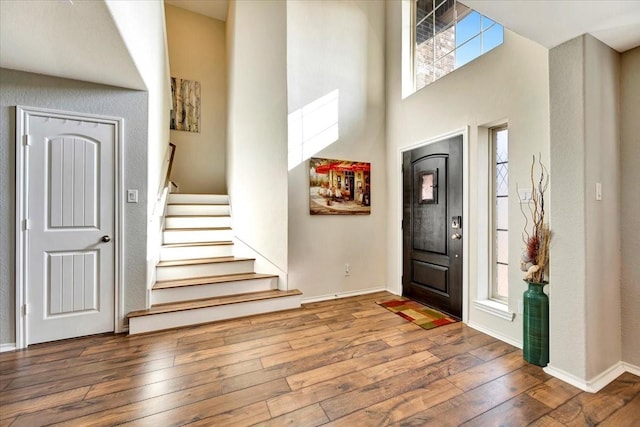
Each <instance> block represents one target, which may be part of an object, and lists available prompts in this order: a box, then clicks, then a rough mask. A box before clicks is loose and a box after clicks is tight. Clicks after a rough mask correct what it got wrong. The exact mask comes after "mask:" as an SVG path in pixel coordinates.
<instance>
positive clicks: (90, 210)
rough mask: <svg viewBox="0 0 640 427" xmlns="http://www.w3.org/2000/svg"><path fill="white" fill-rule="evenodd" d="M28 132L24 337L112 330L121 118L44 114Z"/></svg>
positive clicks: (49, 338)
mask: <svg viewBox="0 0 640 427" xmlns="http://www.w3.org/2000/svg"><path fill="white" fill-rule="evenodd" d="M26 131H27V134H28V135H29V136H30V140H31V145H30V146H29V162H28V166H27V172H26V173H27V177H28V187H27V206H28V208H27V216H28V218H29V222H30V227H29V231H28V252H27V259H26V263H27V264H26V265H27V271H28V274H27V276H26V302H27V304H28V307H29V313H28V316H27V343H28V344H33V343H38V342H44V341H53V340H58V339H64V338H71V337H77V336H82V335H90V334H96V333H102V332H110V331H113V330H114V315H115V314H114V313H115V247H114V243H113V242H114V239H113V237H114V233H115V206H114V196H115V173H114V170H115V168H114V166H115V145H116V137H117V131H116V125H115V124H113V123H103V122H100V121H99V120H95V121H94V120H92V119H88V118H86V119H85V118H77V120H75V118H74V119H73V120H72V119H68V118H58V117H56V116H46V114H44V113H41V114H34V115H32V116H29V121H28V126H27V129H26ZM103 236H108V239H106V238H105V239H104V240H106V241H103Z"/></svg>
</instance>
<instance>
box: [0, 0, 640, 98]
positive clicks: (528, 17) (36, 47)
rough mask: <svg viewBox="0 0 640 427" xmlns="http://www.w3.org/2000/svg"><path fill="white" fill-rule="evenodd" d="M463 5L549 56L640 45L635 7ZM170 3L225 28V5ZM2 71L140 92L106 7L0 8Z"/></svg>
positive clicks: (47, 4)
mask: <svg viewBox="0 0 640 427" xmlns="http://www.w3.org/2000/svg"><path fill="white" fill-rule="evenodd" d="M123 1H124V0H123ZM131 1H134V0H131ZM238 1H243V0H238ZM365 1H367V0H365ZM388 1H399V0H388ZM462 1H463V3H465V4H467V5H468V6H469V7H471V8H473V9H476V10H478V11H479V12H480V13H482V14H484V15H487V16H489V17H490V18H492V19H494V20H496V21H498V22H499V23H501V24H502V25H504V26H505V27H506V28H509V29H511V30H513V31H515V32H516V33H519V34H521V35H523V36H525V37H527V38H529V39H531V40H534V41H536V42H538V43H540V44H541V45H543V46H545V47H547V48H552V47H555V46H557V45H558V44H560V43H563V42H565V41H567V40H570V39H572V38H574V37H576V36H579V35H581V34H584V33H590V34H592V35H593V36H595V37H596V38H598V39H600V40H602V41H603V42H604V43H606V44H608V45H609V46H611V47H612V48H614V49H616V50H618V51H619V52H624V51H625V50H627V49H631V48H633V47H635V46H638V45H640V0H627V1H618V0H509V1H506V0H462ZM167 3H169V4H172V5H178V6H179V7H182V8H185V9H189V10H192V11H194V12H197V13H201V14H204V15H207V16H210V17H212V18H215V19H220V20H226V15H227V8H228V4H229V1H228V0H167ZM60 29H64V31H60ZM0 67H3V68H10V69H15V70H21V71H28V72H33V73H40V74H47V75H53V76H58V77H65V78H70V79H77V80H85V81H90V82H95V83H103V84H108V85H114V86H121V87H128V88H133V89H145V85H144V83H143V81H142V78H141V75H140V73H139V71H138V69H137V68H136V66H135V64H134V61H133V59H132V58H131V55H130V53H129V51H128V50H127V46H126V45H125V43H124V42H123V39H122V36H121V34H120V33H119V30H118V28H117V25H116V23H115V22H114V20H113V17H112V16H111V14H110V12H109V9H108V7H107V5H106V3H105V1H104V0H102V1H99V0H92V1H81V0H28V1H27V0H0Z"/></svg>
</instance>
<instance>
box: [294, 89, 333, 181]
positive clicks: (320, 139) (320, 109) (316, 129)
mask: <svg viewBox="0 0 640 427" xmlns="http://www.w3.org/2000/svg"><path fill="white" fill-rule="evenodd" d="M339 92H340V91H339V90H338V89H336V90H334V91H333V92H330V93H328V94H327V95H324V96H322V97H320V98H318V99H316V100H315V101H313V102H310V103H309V104H307V105H305V106H304V107H302V108H299V109H297V110H295V111H293V112H292V113H290V114H289V170H291V169H293V168H295V167H296V166H298V165H299V164H300V163H302V162H304V161H305V160H307V159H309V158H310V157H312V156H313V155H315V154H317V153H319V152H320V151H321V150H323V149H324V148H326V147H328V146H329V145H331V144H333V143H334V142H336V141H337V140H338V137H339V131H338V98H339V97H340V96H339V95H340V94H339Z"/></svg>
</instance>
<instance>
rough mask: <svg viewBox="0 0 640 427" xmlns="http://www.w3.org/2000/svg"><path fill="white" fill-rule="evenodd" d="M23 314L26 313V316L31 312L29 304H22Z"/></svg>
mask: <svg viewBox="0 0 640 427" xmlns="http://www.w3.org/2000/svg"><path fill="white" fill-rule="evenodd" d="M22 314H23V315H25V316H26V315H27V314H29V304H24V305H23V306H22Z"/></svg>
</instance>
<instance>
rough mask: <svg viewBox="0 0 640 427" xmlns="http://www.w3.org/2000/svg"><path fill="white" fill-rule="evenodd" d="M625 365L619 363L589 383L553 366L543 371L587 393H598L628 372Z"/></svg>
mask: <svg viewBox="0 0 640 427" xmlns="http://www.w3.org/2000/svg"><path fill="white" fill-rule="evenodd" d="M625 365H626V364H624V363H623V362H617V363H615V364H614V365H612V366H611V367H609V368H608V369H606V370H605V371H603V372H602V373H600V374H599V375H596V377H594V378H593V379H592V380H589V381H586V380H584V379H582V378H578V377H577V376H575V375H573V374H570V373H569V372H566V371H563V370H562V369H558V368H555V367H553V366H551V365H549V366H547V367H546V368H543V369H544V371H545V372H546V373H547V374H549V375H551V376H553V377H556V378H558V379H559V380H562V381H564V382H566V383H568V384H571V385H572V386H574V387H577V388H579V389H580V390H582V391H586V392H588V393H597V392H598V391H600V390H602V389H603V388H604V387H605V386H606V385H607V384H609V383H610V382H612V381H613V380H615V379H616V378H618V377H619V376H620V375H621V374H623V373H624V372H626V369H625V368H626V366H625Z"/></svg>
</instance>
